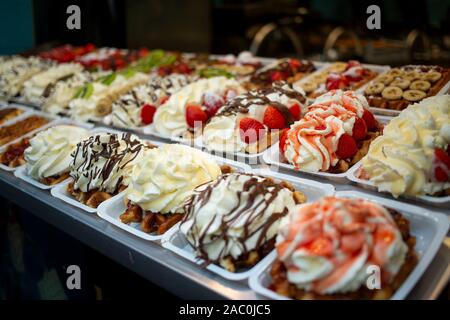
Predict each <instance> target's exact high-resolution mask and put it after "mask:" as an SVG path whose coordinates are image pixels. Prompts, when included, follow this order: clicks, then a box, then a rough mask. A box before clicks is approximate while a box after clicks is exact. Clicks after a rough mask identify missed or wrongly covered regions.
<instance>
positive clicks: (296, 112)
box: [289, 103, 302, 121]
mask: <svg viewBox="0 0 450 320" xmlns="http://www.w3.org/2000/svg"><path fill="white" fill-rule="evenodd" d="M289 112H290V113H291V114H292V117H293V118H294V120H295V121H297V120H300V117H301V115H302V108H301V107H300V105H299V104H298V103H296V104H293V105H292V106H291V107H290V108H289Z"/></svg>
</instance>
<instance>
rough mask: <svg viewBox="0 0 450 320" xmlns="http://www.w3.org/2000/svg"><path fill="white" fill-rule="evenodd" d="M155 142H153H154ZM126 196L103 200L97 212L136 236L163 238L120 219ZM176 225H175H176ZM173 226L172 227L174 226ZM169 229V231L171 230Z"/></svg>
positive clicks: (223, 161)
mask: <svg viewBox="0 0 450 320" xmlns="http://www.w3.org/2000/svg"><path fill="white" fill-rule="evenodd" d="M152 143H153V142H152ZM156 145H158V146H159V145H162V143H158V142H157V143H156ZM211 157H212V158H214V159H215V161H216V162H217V163H219V164H227V165H229V166H231V167H232V168H234V169H235V170H236V171H237V172H247V173H248V172H251V168H250V167H249V166H248V165H246V164H243V163H239V162H234V161H230V160H228V159H223V158H219V157H214V156H211ZM124 197H125V194H124V193H123V192H122V193H120V194H118V195H116V196H114V197H113V198H111V199H108V200H106V201H104V202H102V203H101V204H100V205H99V206H98V208H97V214H98V216H99V217H100V218H102V219H104V220H106V221H108V222H110V223H112V224H114V225H115V226H116V227H119V228H121V229H123V230H125V231H128V232H130V233H132V234H134V235H135V236H137V237H139V238H142V239H144V240H149V241H158V240H161V239H162V238H163V237H164V235H155V234H149V233H146V232H144V231H142V230H141V227H140V224H139V223H131V224H129V225H128V224H125V223H122V222H121V221H120V218H119V216H120V215H121V214H122V213H124V212H125V209H126V206H125V203H124ZM174 227H175V226H174ZM174 227H172V228H174ZM169 231H170V230H168V231H167V232H169ZM167 232H166V233H167Z"/></svg>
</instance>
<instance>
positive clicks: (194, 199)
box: [182, 173, 289, 263]
mask: <svg viewBox="0 0 450 320" xmlns="http://www.w3.org/2000/svg"><path fill="white" fill-rule="evenodd" d="M242 176H247V177H249V179H248V180H247V181H245V182H244V185H243V188H242V190H240V191H237V192H236V196H237V200H238V201H237V203H236V205H235V206H234V207H233V208H231V209H230V210H229V212H227V213H226V214H224V215H223V216H222V217H221V222H220V228H219V230H218V231H216V232H214V233H212V234H209V231H210V229H211V227H212V224H213V223H214V221H216V217H217V216H216V215H214V216H213V217H212V219H211V220H210V221H209V222H208V224H207V225H206V226H204V227H203V228H202V229H201V230H199V226H198V224H197V217H196V214H197V210H198V208H202V207H204V206H205V205H206V204H207V203H208V202H209V201H210V199H211V195H212V193H213V192H214V190H215V189H216V188H218V187H219V186H220V185H222V184H225V185H226V188H228V189H230V188H229V186H230V185H231V184H232V183H233V182H234V181H236V180H239V179H240V178H242ZM282 189H287V188H286V187H285V186H283V185H282V184H280V183H276V182H275V181H273V180H272V179H269V178H265V177H262V176H257V175H252V174H244V173H230V174H224V175H221V176H220V177H218V178H217V179H216V180H214V181H211V182H208V183H206V184H203V185H201V186H199V187H197V188H196V189H195V190H194V193H193V195H192V196H191V197H190V198H189V199H188V200H187V201H186V203H185V205H184V211H185V214H186V215H185V217H184V218H183V221H182V224H184V223H188V222H189V223H190V222H191V220H193V224H192V226H191V227H190V229H189V230H188V232H187V236H188V239H189V242H190V244H191V246H193V248H194V249H195V250H197V252H199V256H200V257H201V258H202V259H204V260H205V261H207V263H218V262H220V260H221V259H222V258H225V256H226V255H227V252H226V249H228V245H229V242H230V236H229V229H230V227H232V225H233V224H234V223H235V222H236V221H237V220H238V219H240V218H242V217H243V216H246V221H245V223H244V224H243V233H242V235H241V236H239V237H237V238H234V239H233V240H234V241H236V240H237V242H238V243H239V245H240V246H241V250H242V255H244V256H245V255H247V254H248V253H249V252H250V251H251V250H254V249H256V250H258V249H259V248H260V247H262V246H263V245H264V244H265V243H266V242H267V241H268V240H270V239H268V238H267V231H268V229H269V228H270V227H271V226H272V225H273V223H275V222H276V221H278V220H279V219H281V218H282V217H283V216H285V215H286V214H287V213H288V211H289V209H288V208H287V207H284V208H283V210H282V211H281V212H273V213H272V214H271V215H270V217H268V218H267V219H266V220H265V221H261V222H259V221H257V220H258V219H260V218H262V217H263V215H264V214H265V212H266V210H267V209H268V207H269V206H270V204H271V203H272V202H273V201H274V200H275V199H276V197H277V196H278V194H279V192H280V191H281V190H282ZM287 190H289V189H287ZM244 195H245V196H246V197H247V199H246V200H244ZM244 201H245V203H243V202H244ZM258 223H260V225H259V226H258V227H257V228H256V229H254V230H252V227H253V228H254V227H255V226H256V225H257V224H258ZM258 232H260V235H259V236H258V238H257V241H256V245H255V248H247V246H246V241H247V240H248V239H250V238H251V237H253V236H254V235H255V234H257V233H258ZM206 236H209V239H208V243H205V241H206V239H205V238H206ZM215 241H224V242H225V244H224V245H223V248H222V250H221V252H220V253H219V254H218V256H217V257H218V258H217V259H211V257H209V256H208V253H207V250H206V249H205V246H206V245H208V244H209V243H211V242H215Z"/></svg>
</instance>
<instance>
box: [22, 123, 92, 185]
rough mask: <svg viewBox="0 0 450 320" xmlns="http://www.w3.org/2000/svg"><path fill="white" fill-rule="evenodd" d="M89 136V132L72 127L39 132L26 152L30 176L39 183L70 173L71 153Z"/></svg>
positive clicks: (60, 126)
mask: <svg viewBox="0 0 450 320" xmlns="http://www.w3.org/2000/svg"><path fill="white" fill-rule="evenodd" d="M88 136H89V131H88V130H86V129H84V128H80V127H76V126H72V125H59V126H55V127H52V128H49V129H47V130H45V131H41V132H39V133H38V134H37V135H36V136H35V137H33V138H32V139H30V146H29V147H28V148H27V149H25V152H24V157H25V161H26V162H27V172H28V175H30V176H31V177H32V178H34V179H36V180H38V181H39V180H42V179H44V178H48V177H52V176H55V175H58V174H62V173H66V172H68V171H69V165H70V163H71V161H72V157H71V153H72V152H73V151H74V149H75V147H76V145H77V143H78V142H80V141H81V140H83V139H85V138H86V137H88Z"/></svg>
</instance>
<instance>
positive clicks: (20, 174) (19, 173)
mask: <svg viewBox="0 0 450 320" xmlns="http://www.w3.org/2000/svg"><path fill="white" fill-rule="evenodd" d="M14 175H15V176H16V177H17V178H20V179H22V180H24V181H26V182H28V183H29V184H32V185H33V186H35V187H38V188H39V189H44V190H47V189H51V188H53V187H55V186H57V185H59V184H61V183H64V182H66V181H67V180H69V179H70V178H67V179H65V180H63V181H61V182H59V183H57V184H54V185H47V184H44V183H41V182H39V181H37V180H34V179H33V178H31V177H30V176H29V175H28V174H27V166H26V165H23V166H20V167H17V169H16V170H15V171H14Z"/></svg>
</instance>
